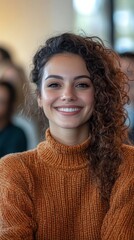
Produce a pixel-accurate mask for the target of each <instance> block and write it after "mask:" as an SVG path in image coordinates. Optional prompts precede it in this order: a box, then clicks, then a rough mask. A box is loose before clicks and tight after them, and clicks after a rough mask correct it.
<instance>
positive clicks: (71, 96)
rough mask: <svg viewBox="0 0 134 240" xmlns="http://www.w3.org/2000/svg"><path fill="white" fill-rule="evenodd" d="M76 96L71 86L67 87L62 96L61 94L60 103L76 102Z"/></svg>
mask: <svg viewBox="0 0 134 240" xmlns="http://www.w3.org/2000/svg"><path fill="white" fill-rule="evenodd" d="M76 98H77V97H76V94H75V91H74V89H73V87H72V86H67V87H65V88H64V89H63V91H62V94H61V100H62V101H68V102H71V101H74V100H76Z"/></svg>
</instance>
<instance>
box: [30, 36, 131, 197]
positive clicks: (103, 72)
mask: <svg viewBox="0 0 134 240" xmlns="http://www.w3.org/2000/svg"><path fill="white" fill-rule="evenodd" d="M66 52H67V53H73V54H78V55H79V56H81V57H82V58H83V59H84V61H85V63H86V66H87V69H88V71H89V73H90V77H91V81H92V83H93V86H94V89H95V105H94V110H93V114H92V116H91V118H90V120H89V129H90V133H91V141H90V145H89V161H90V165H91V170H92V176H93V179H94V180H95V181H97V184H98V186H99V188H100V193H101V195H102V196H103V197H105V198H106V199H108V198H109V196H110V193H111V190H112V187H113V185H114V183H115V181H116V179H117V177H118V168H119V165H120V164H121V162H122V158H123V157H122V143H123V142H125V141H126V129H127V127H126V126H125V122H126V118H127V114H126V112H125V109H124V105H125V104H126V103H127V102H128V96H127V88H126V86H127V82H128V79H127V76H126V75H125V74H124V73H123V72H122V71H121V69H120V64H119V58H118V56H117V54H116V53H115V52H114V51H113V50H112V49H109V48H107V47H105V46H104V44H103V42H102V40H101V39H100V38H98V37H87V36H79V35H76V34H72V33H63V34H61V35H59V36H55V37H52V38H50V39H48V40H47V41H46V43H45V45H44V46H42V47H41V48H40V49H39V50H38V51H37V53H36V54H35V56H34V59H33V65H34V66H33V70H32V72H31V75H32V81H33V82H34V83H35V84H36V85H37V89H38V91H40V88H41V82H42V77H43V70H44V67H45V64H46V62H47V61H48V60H49V59H50V58H51V57H52V56H54V55H55V54H58V53H66ZM125 85H126V86H125Z"/></svg>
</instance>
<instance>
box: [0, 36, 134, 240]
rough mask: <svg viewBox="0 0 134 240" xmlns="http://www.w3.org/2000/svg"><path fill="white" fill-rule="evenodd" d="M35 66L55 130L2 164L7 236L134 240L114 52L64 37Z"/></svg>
mask: <svg viewBox="0 0 134 240" xmlns="http://www.w3.org/2000/svg"><path fill="white" fill-rule="evenodd" d="M33 63H34V67H33V70H32V79H33V82H34V83H35V84H36V85H37V96H38V105H39V107H40V108H42V110H43V111H44V113H45V115H46V117H47V119H48V121H49V129H47V131H46V140H45V141H44V142H42V143H40V144H39V145H38V146H37V148H36V149H35V150H32V151H29V152H25V153H22V154H16V155H9V156H7V157H6V158H4V159H2V161H1V165H0V199H1V205H0V219H1V221H0V239H1V240H5V239H8V240H9V239H16V240H20V239H25V240H30V239H32V240H33V239H36V240H37V239H38V240H44V239H45V240H48V239H49V240H50V239H51V240H63V239H66V240H74V239H75V240H78V239H79V240H99V239H103V240H106V239H111V240H113V239H123V240H128V239H129V240H130V239H133V237H134V234H133V233H134V232H133V223H134V219H133V216H134V214H133V209H134V206H133V202H134V201H133V195H132V194H133V186H134V185H133V156H134V148H133V147H132V146H127V145H124V144H123V142H124V141H126V127H125V125H124V123H125V120H126V113H125V112H124V108H123V106H124V104H126V102H127V95H126V92H125V90H124V89H126V88H124V85H125V83H126V82H127V78H126V76H125V75H124V74H123V73H122V72H121V70H120V68H119V67H118V60H117V57H116V55H115V53H114V52H113V51H112V50H110V49H106V48H105V46H104V45H103V43H102V42H101V41H100V40H99V39H98V38H91V37H84V36H77V35H75V34H71V33H64V34H62V35H59V36H56V37H53V38H51V39H48V40H47V41H46V44H45V45H44V46H43V47H42V48H41V49H40V50H39V51H38V52H37V53H36V55H35V57H34V61H33Z"/></svg>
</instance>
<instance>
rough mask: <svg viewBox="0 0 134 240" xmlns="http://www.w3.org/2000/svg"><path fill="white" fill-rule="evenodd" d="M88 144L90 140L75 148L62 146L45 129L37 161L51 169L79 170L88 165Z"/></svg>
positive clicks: (38, 148) (38, 149)
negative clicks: (41, 161)
mask: <svg viewBox="0 0 134 240" xmlns="http://www.w3.org/2000/svg"><path fill="white" fill-rule="evenodd" d="M89 143H90V138H88V139H87V140H86V141H84V142H83V143H82V144H78V145H75V146H67V145H63V144H61V143H59V142H57V141H56V140H55V139H54V138H53V137H52V135H51V133H50V130H49V129H47V131H46V140H45V141H44V142H42V143H40V144H39V145H38V147H37V152H38V156H39V159H41V160H44V162H45V163H46V164H47V165H49V166H51V167H54V168H59V169H65V170H67V169H68V170H74V169H80V168H84V167H86V166H87V165H88V164H89V160H88V147H89Z"/></svg>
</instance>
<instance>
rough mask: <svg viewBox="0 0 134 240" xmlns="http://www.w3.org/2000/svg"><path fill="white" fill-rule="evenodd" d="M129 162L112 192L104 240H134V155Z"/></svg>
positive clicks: (102, 231) (104, 229) (103, 227)
mask: <svg viewBox="0 0 134 240" xmlns="http://www.w3.org/2000/svg"><path fill="white" fill-rule="evenodd" d="M129 160H130V159H129ZM129 160H128V162H127V161H126V164H124V166H123V167H122V168H121V174H120V177H119V178H118V180H117V182H116V184H115V186H114V188H113V190H112V194H111V198H110V208H109V211H108V212H107V214H106V216H105V218H104V221H103V225H102V229H101V237H102V240H133V239H134V168H133V160H134V155H131V161H129Z"/></svg>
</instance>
